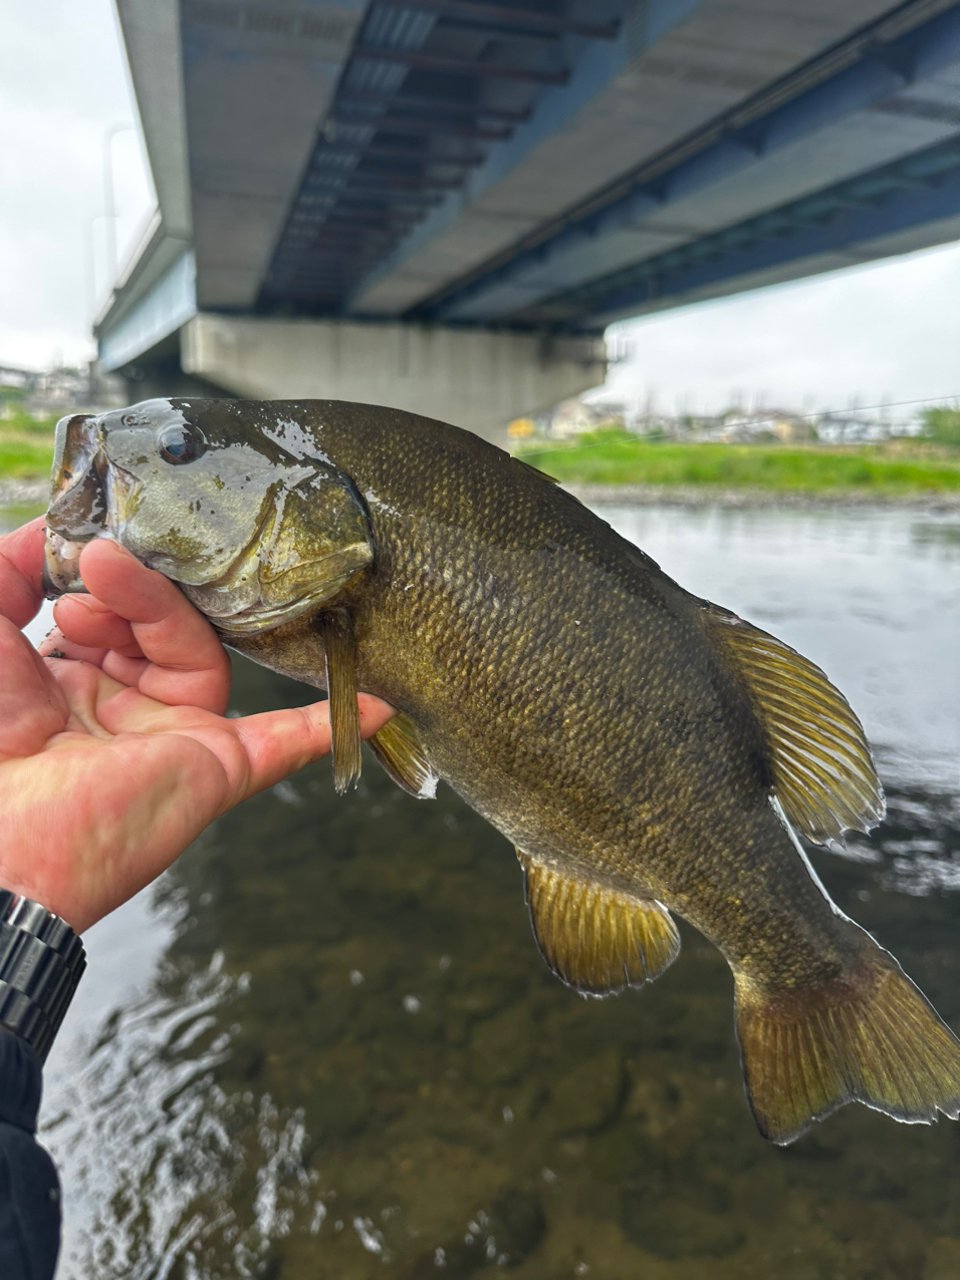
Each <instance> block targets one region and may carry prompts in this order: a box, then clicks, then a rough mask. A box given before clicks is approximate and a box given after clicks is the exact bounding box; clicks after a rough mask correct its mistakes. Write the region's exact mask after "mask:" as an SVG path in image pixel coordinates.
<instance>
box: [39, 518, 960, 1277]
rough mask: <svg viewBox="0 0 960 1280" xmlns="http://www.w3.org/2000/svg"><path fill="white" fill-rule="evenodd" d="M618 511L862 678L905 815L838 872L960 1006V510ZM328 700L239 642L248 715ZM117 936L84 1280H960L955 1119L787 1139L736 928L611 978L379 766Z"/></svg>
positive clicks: (80, 1142)
mask: <svg viewBox="0 0 960 1280" xmlns="http://www.w3.org/2000/svg"><path fill="white" fill-rule="evenodd" d="M603 514H604V517H605V518H607V519H610V520H611V521H612V523H614V524H615V526H616V527H617V528H618V529H620V530H621V532H623V533H625V534H626V535H627V536H629V537H632V538H634V539H635V540H637V541H639V542H640V543H641V545H643V546H644V548H645V549H646V550H647V551H648V552H650V553H651V554H652V555H653V556H654V557H655V558H656V559H658V560H659V561H660V563H661V564H662V565H663V566H664V568H665V569H666V570H667V571H668V572H670V573H672V574H673V575H675V576H676V577H677V578H678V579H679V580H680V581H681V582H682V583H683V584H684V585H685V586H687V587H688V588H690V589H691V590H694V591H696V592H698V593H700V594H703V595H706V596H710V597H711V598H713V599H716V600H718V601H719V602H721V603H723V604H725V605H727V606H729V607H731V608H733V609H735V610H736V611H737V612H739V613H741V614H743V615H744V616H746V617H748V618H750V619H752V620H754V621H756V622H757V623H758V624H760V625H761V626H765V627H767V628H769V629H771V630H773V631H775V632H776V633H777V634H778V635H780V636H782V637H783V638H784V639H785V640H787V641H788V642H789V643H791V644H794V645H796V646H797V647H798V648H800V649H802V650H803V651H804V652H806V653H807V654H808V655H809V656H810V657H811V658H813V659H814V660H816V661H817V662H819V663H820V664H821V665H823V666H824V667H825V668H826V669H827V671H828V672H829V673H830V674H831V676H832V677H833V678H834V679H835V680H836V681H837V683H838V684H839V685H840V687H841V688H842V689H844V691H845V692H846V693H847V694H848V696H849V697H850V699H851V701H852V702H853V704H854V706H855V707H856V709H857V710H858V711H859V713H860V714H861V716H862V718H863V720H864V722H865V724H866V727H867V730H868V732H869V734H870V736H871V738H872V740H873V741H874V743H875V745H876V749H877V755H878V760H879V762H880V767H881V772H882V774H883V777H884V781H885V784H886V786H887V789H888V797H889V802H890V816H889V818H888V820H887V821H886V822H885V823H884V824H883V826H882V827H881V828H880V829H879V831H877V832H875V833H874V835H873V836H872V837H870V838H869V839H866V838H862V837H859V838H857V839H856V840H855V841H854V842H852V844H851V848H850V851H849V856H847V857H840V856H837V855H834V854H830V853H824V852H816V851H815V852H814V853H813V855H812V856H813V860H814V862H815V864H816V868H817V870H818V872H819V873H820V875H821V876H822V878H823V879H824V881H825V882H826V884H827V886H828V887H829V889H830V891H831V892H832V893H833V894H834V896H835V897H836V899H837V901H838V903H839V904H840V906H841V907H842V908H843V909H844V910H846V911H848V912H849V913H850V914H851V915H854V916H855V917H856V918H857V919H858V920H860V921H861V923H863V924H864V925H865V926H867V927H868V928H870V929H871V930H873V931H874V932H875V933H876V934H877V936H878V938H879V939H880V940H881V941H882V942H883V943H885V944H886V945H888V946H890V947H891V949H892V950H894V951H895V952H896V954H897V955H898V957H899V958H900V960H901V961H902V963H903V964H904V966H905V968H906V969H907V970H908V972H910V973H911V974H912V975H913V976H914V977H915V978H916V979H917V980H918V981H919V982H920V984H921V986H923V988H924V989H925V990H926V991H927V993H928V994H929V995H930V996H931V998H932V999H933V1000H934V1001H935V1003H936V1004H937V1005H938V1007H939V1009H940V1011H941V1012H942V1013H943V1014H944V1016H945V1017H946V1018H947V1019H948V1020H949V1021H950V1022H951V1023H952V1024H953V1025H954V1026H958V1025H960V985H958V981H957V979H958V975H960V937H958V932H957V925H958V922H960V900H958V898H957V896H956V892H955V891H956V889H957V888H958V887H960V780H958V776H957V759H958V752H957V740H956V732H957V708H958V668H960V664H958V662H957V658H956V636H957V634H958V621H960V618H958V614H960V590H958V586H960V520H958V519H957V518H956V517H953V518H937V517H932V516H925V515H924V516H921V515H917V516H911V515H910V514H909V513H905V512H894V513H870V512H864V511H858V512H854V513H849V514H843V513H839V514H829V513H824V512H811V513H804V512H784V513H777V512H772V511H763V510H761V511H751V512H736V511H716V510H705V511H695V510H694V511H691V510H682V509H670V508H659V509H658V508H644V509H612V508H611V509H606V510H605V511H604V512H603ZM309 697H310V693H309V691H306V690H304V689H303V688H302V687H300V686H297V685H294V684H291V683H290V682H288V681H284V680H282V679H281V678H279V677H277V676H274V675H272V674H270V673H268V672H265V671H263V670H260V669H258V668H255V667H252V666H250V665H249V664H247V663H243V662H239V661H238V663H237V670H236V684H235V690H234V697H233V703H234V708H235V710H237V711H240V712H249V711H254V710H259V709H262V708H265V707H268V706H276V705H279V704H282V703H293V702H298V701H305V700H308V699H309ZM88 937H89V943H90V953H91V965H90V971H89V973H88V975H87V977H86V978H85V979H84V983H83V984H82V986H81V990H80V993H79V995H78V999H77V1002H76V1004H75V1006H74V1008H73V1009H72V1010H71V1014H70V1017H69V1019H68V1023H67V1024H66V1026H65V1028H64V1031H63V1033H62V1035H61V1038H60V1040H59V1042H58V1044H57V1046H56V1047H55V1050H54V1054H53V1055H52V1057H51V1062H50V1067H49V1071H48V1088H47V1096H46V1101H45V1105H44V1113H43V1116H44V1125H43V1133H44V1140H45V1141H46V1142H47V1143H48V1145H49V1146H50V1148H51V1150H52V1151H53V1152H54V1154H55V1156H56V1158H57V1160H58V1162H59V1164H60V1167H61V1170H62V1175H63V1180H64V1184H65V1193H66V1212H67V1230H66V1240H65V1248H64V1258H63V1262H62V1265H61V1268H60V1277H61V1280H81V1278H83V1280H86V1278H87V1277H90V1276H96V1277H98V1280H100V1278H103V1280H109V1278H111V1277H116V1278H117V1280H119V1278H120V1277H138V1278H144V1280H146V1278H147V1277H150V1278H154V1277H156V1278H157V1280H159V1278H161V1277H164V1278H166V1277H177V1278H178V1280H179V1278H181V1277H182V1278H183V1280H187V1278H190V1280H193V1278H194V1277H195V1278H197V1280H200V1278H201V1277H202V1278H204V1280H207V1278H209V1280H213V1278H214V1277H232V1276H264V1277H283V1280H307V1278H308V1277H309V1278H310V1280H313V1278H315V1277H316V1278H320V1280H326V1278H328V1277H329V1280H367V1278H368V1277H371V1278H372V1277H397V1278H398V1280H422V1278H424V1277H428V1276H434V1275H436V1276H448V1277H464V1276H472V1275H474V1274H477V1275H479V1274H481V1273H482V1272H483V1271H485V1270H497V1269H500V1268H510V1270H511V1273H512V1274H513V1275H514V1276H516V1277H517V1278H518V1280H559V1278H560V1277H569V1276H582V1275H593V1276H598V1277H603V1278H604V1280H606V1278H610V1280H621V1278H622V1280H628V1278H629V1280H636V1278H637V1277H643V1278H644V1280H646V1278H648V1277H649V1278H651V1280H660V1278H661V1277H662V1278H663V1280H700V1278H703V1280H706V1278H707V1277H709V1278H710V1280H734V1278H737V1280H740V1278H743V1280H753V1278H754V1277H756V1278H757V1280H759V1278H760V1277H764V1278H766V1277H770V1276H776V1277H783V1278H784V1280H808V1278H809V1280H814V1278H816V1280H820V1278H821V1277H822V1278H823V1280H828V1278H829V1280H842V1278H844V1277H847V1278H850V1280H853V1278H857V1280H860V1278H862V1280H867V1278H869V1280H887V1278H889V1280H947V1278H948V1277H955V1276H957V1275H960V1178H958V1175H960V1128H958V1126H956V1125H952V1124H949V1123H946V1122H945V1123H943V1124H941V1125H939V1126H937V1127H935V1128H930V1129H928V1128H922V1127H916V1128H914V1127H906V1126H900V1125H896V1124H894V1123H893V1122H892V1121H890V1120H888V1119H886V1118H884V1117H881V1116H878V1115H875V1114H873V1113H870V1112H868V1111H866V1110H865V1109H863V1108H860V1107H852V1108H847V1109H846V1110H844V1111H843V1112H841V1113H840V1114H838V1115H837V1116H835V1117H833V1118H831V1119H830V1120H829V1121H827V1122H826V1123H824V1124H823V1125H820V1126H818V1127H817V1129H816V1131H815V1132H814V1133H812V1134H810V1135H808V1136H807V1137H805V1138H803V1139H802V1140H801V1141H800V1142H798V1143H797V1144H796V1145H795V1146H793V1147H791V1148H788V1149H787V1150H778V1149H775V1148H772V1147H769V1146H768V1145H766V1144H765V1143H764V1142H763V1141H762V1140H761V1139H760V1138H759V1137H758V1136H757V1135H756V1132H755V1130H754V1128H753V1125H752V1122H751V1120H750V1117H749V1114H748V1111H747V1108H746V1104H745V1102H744V1099H743V1094H742V1088H741V1084H740V1071H739V1065H738V1062H737V1052H736V1047H735V1044H734V1038H733V1030H732V1020H731V980H730V977H729V973H728V971H727V969H726V966H725V965H724V963H723V962H722V960H721V959H720V957H719V956H718V954H717V953H716V952H715V951H714V950H713V949H712V948H711V947H710V946H709V945H707V944H706V943H705V942H703V940H702V939H700V938H699V937H698V936H697V935H695V934H694V933H693V932H692V931H691V930H689V929H684V931H683V937H684V949H683V953H682V954H681V957H680V959H679V960H678V961H677V963H676V964H675V965H674V966H673V968H672V969H671V970H670V971H669V972H668V973H667V974H666V975H665V976H664V977H663V979H662V980H661V981H660V982H658V983H657V984H656V985H655V986H654V987H653V988H651V989H650V990H647V991H643V992H631V993H628V994H626V995H624V996H621V997H618V998H616V999H611V1000H606V1001H595V1000H589V1001H588V1000H583V999H581V998H580V997H578V996H576V995H575V994H574V993H572V992H570V991H568V990H567V989H566V988H564V987H563V986H562V985H561V984H560V983H558V982H557V981H556V980H555V979H554V978H553V977H552V976H551V975H550V974H549V973H548V972H547V970H546V968H545V967H544V965H543V963H542V961H541V960H540V958H539V956H538V954H537V951H536V948H535V946H534V943H533V940H532V938H531V935H530V929H529V924H528V922H527V918H526V910H525V908H524V905H523V901H522V893H521V885H520V874H519V870H518V868H517V865H516V860H515V858H514V855H513V852H512V850H511V849H510V847H509V846H508V845H507V844H506V842H505V841H503V840H502V839H501V838H500V837H499V836H498V835H497V834H496V833H495V832H493V831H492V830H491V829H490V828H489V827H487V826H486V825H485V824H484V823H483V822H482V821H481V820H480V819H479V818H477V817H476V816H475V815H474V814H472V813H471V812H470V811H469V810H467V809H466V808H465V807H464V806H463V805H462V804H461V803H460V802H459V801H458V800H457V799H456V797H454V796H453V795H452V794H451V792H450V791H449V790H448V789H444V788H441V791H440V795H439V798H438V800H437V801H436V802H435V803H423V802H418V801H415V800H412V799H410V798H409V797H407V796H405V795H403V794H402V793H401V792H399V791H398V790H397V789H396V788H395V787H393V785H392V784H391V783H389V782H388V780H387V779H386V777H385V776H384V775H383V774H382V773H380V771H379V770H378V768H377V766H376V764H375V762H374V761H373V759H372V757H369V758H368V760H367V762H366V767H365V772H364V778H363V783H362V785H361V787H360V789H359V790H358V792H357V793H356V794H355V795H352V796H350V797H348V798H347V799H338V798H337V797H336V796H335V795H334V793H333V789H332V786H331V784H330V777H329V765H328V763H327V762H324V764H322V765H320V766H315V767H313V768H311V769H308V770H305V771H304V772H303V773H302V774H300V775H299V776H297V777H296V778H294V779H292V780H291V781H290V782H287V783H284V784H281V785H280V786H279V787H276V788H274V789H273V791H271V792H268V793H266V794H265V795H263V796H261V797H258V798H257V799H256V800H254V801H252V802H250V803H249V804H247V805H246V806H245V807H244V808H243V809H242V810H240V811H239V812H235V813H233V814H230V815H228V816H227V817H225V818H224V819H222V820H221V821H220V822H219V823H218V824H216V826H215V827H213V828H211V830H210V831H209V832H208V833H206V835H205V836H204V837H203V839H202V840H201V841H199V842H198V843H197V845H195V846H194V847H193V848H192V849H191V850H190V851H189V852H188V853H187V854H186V855H185V857H184V858H183V859H182V860H181V862H180V863H179V865H178V867H177V868H176V869H175V870H174V872H173V873H171V874H170V875H168V876H167V877H165V878H164V880H163V881H161V882H160V884H159V885H157V886H156V887H155V888H154V889H153V890H152V891H149V892H148V893H146V894H144V895H141V896H140V898H139V899H137V900H135V901H134V902H133V903H130V904H128V906H127V907H126V908H124V909H123V910H122V911H120V912H117V913H116V914H115V915H114V916H112V917H110V918H108V920H106V921H104V922H102V923H101V925H99V926H97V928H96V929H94V930H93V931H91V933H90V935H88Z"/></svg>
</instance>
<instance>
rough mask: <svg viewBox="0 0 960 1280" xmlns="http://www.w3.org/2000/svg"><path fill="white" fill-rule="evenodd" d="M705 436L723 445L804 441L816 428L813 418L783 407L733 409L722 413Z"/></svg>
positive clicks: (806, 441) (805, 441)
mask: <svg viewBox="0 0 960 1280" xmlns="http://www.w3.org/2000/svg"><path fill="white" fill-rule="evenodd" d="M707 438H709V439H712V440H721V441H723V443H724V444H759V443H761V442H764V441H767V442H773V441H778V442H779V443H780V444H807V443H809V442H811V441H813V440H816V439H817V428H816V426H815V425H814V421H813V419H811V418H809V417H806V416H802V415H800V414H796V413H791V412H789V410H785V409H765V410H763V412H762V413H750V414H747V413H743V412H741V411H738V410H734V411H732V412H730V413H727V414H725V415H724V416H723V418H722V419H721V420H720V421H719V423H718V424H717V426H716V427H714V428H713V429H712V430H711V431H710V432H709V433H707Z"/></svg>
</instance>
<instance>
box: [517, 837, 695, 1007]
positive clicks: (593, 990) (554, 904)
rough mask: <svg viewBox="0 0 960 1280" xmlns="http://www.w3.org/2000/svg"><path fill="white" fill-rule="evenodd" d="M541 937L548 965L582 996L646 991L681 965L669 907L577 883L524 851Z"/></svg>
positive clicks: (533, 916) (535, 929) (529, 891)
mask: <svg viewBox="0 0 960 1280" xmlns="http://www.w3.org/2000/svg"><path fill="white" fill-rule="evenodd" d="M517 856H518V857H519V859H520V863H521V865H522V867H523V871H524V893H525V896H526V900H527V906H528V907H529V908H530V920H531V923H532V924H533V933H534V937H535V938H536V940H537V945H538V946H539V948H540V952H541V954H542V956H543V958H544V960H546V962H547V964H548V965H549V966H550V968H551V969H552V970H553V972H554V973H555V974H556V975H557V977H558V978H562V979H563V981H564V982H566V983H568V984H569V985H570V986H571V987H576V989H577V990H578V991H583V992H588V993H590V994H593V995H606V994H608V993H609V992H611V991H619V990H620V989H621V988H623V987H626V986H631V987H642V986H643V984H644V983H645V982H649V981H651V980H652V979H653V978H656V977H659V975H660V974H661V973H663V971H664V969H666V968H667V966H668V965H669V964H671V963H672V961H674V960H675V959H676V958H677V955H678V953H679V951H680V935H679V933H678V932H677V926H676V925H675V924H674V923H673V920H672V919H671V918H670V915H669V914H668V912H667V909H666V908H665V907H662V906H661V905H660V903H659V902H654V900H653V899H652V898H634V897H631V896H629V895H628V894H625V893H620V892H618V891H617V890H615V889H608V888H606V887H605V886H603V885H599V884H595V883H592V882H590V881H586V880H578V879H575V878H574V877H573V876H569V875H565V874H564V873H563V872H561V871H557V870H555V869H554V868H553V867H549V866H547V865H546V863H543V862H537V861H535V860H534V859H533V858H530V857H528V856H527V855H526V854H525V853H523V852H522V851H521V850H519V849H518V850H517Z"/></svg>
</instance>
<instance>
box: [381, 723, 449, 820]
mask: <svg viewBox="0 0 960 1280" xmlns="http://www.w3.org/2000/svg"><path fill="white" fill-rule="evenodd" d="M369 743H370V746H371V747H373V750H374V752H375V753H376V757H377V759H378V760H379V761H380V763H381V765H383V767H384V769H385V770H386V772H387V773H388V774H389V775H390V777H391V778H392V779H393V780H394V782H395V783H396V784H397V786H398V787H402V788H403V789H404V791H409V793H410V794H411V795H412V796H416V797H417V799H418V800H432V799H434V797H435V796H436V794H437V781H438V779H437V775H436V774H435V773H434V771H433V769H432V767H431V765H430V761H429V760H428V759H427V756H426V753H425V751H424V749H423V746H422V744H421V742H420V738H419V736H418V734H417V730H416V727H415V725H414V723H413V721H412V720H411V719H410V718H409V716H406V715H404V714H403V712H399V713H398V714H397V715H395V716H394V717H393V718H392V719H391V720H388V721H387V723H386V724H385V725H384V726H383V728H382V729H378V730H377V732H376V733H375V734H374V735H373V737H372V738H370V739H369Z"/></svg>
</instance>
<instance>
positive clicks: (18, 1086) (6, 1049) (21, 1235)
mask: <svg viewBox="0 0 960 1280" xmlns="http://www.w3.org/2000/svg"><path fill="white" fill-rule="evenodd" d="M40 1092H41V1066H40V1059H39V1058H38V1057H37V1055H36V1054H35V1053H34V1051H33V1050H32V1049H31V1048H30V1046H29V1045H28V1044H27V1042H26V1041H25V1040H22V1039H21V1038H20V1037H19V1036H17V1035H14V1033H13V1032H12V1031H8V1030H7V1029H6V1028H5V1027H0V1276H3V1278H4V1280H51V1278H52V1276H53V1273H54V1270H55V1269H56V1265H57V1252H58V1250H59V1247H60V1183H59V1180H58V1178H57V1171H56V1169H55V1168H54V1165H53V1161H52V1160H51V1159H50V1157H49V1155H47V1153H46V1151H44V1149H43V1147H41V1146H40V1144H39V1143H38V1142H37V1140H36V1129H37V1112H38V1111H39V1109H40Z"/></svg>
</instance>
